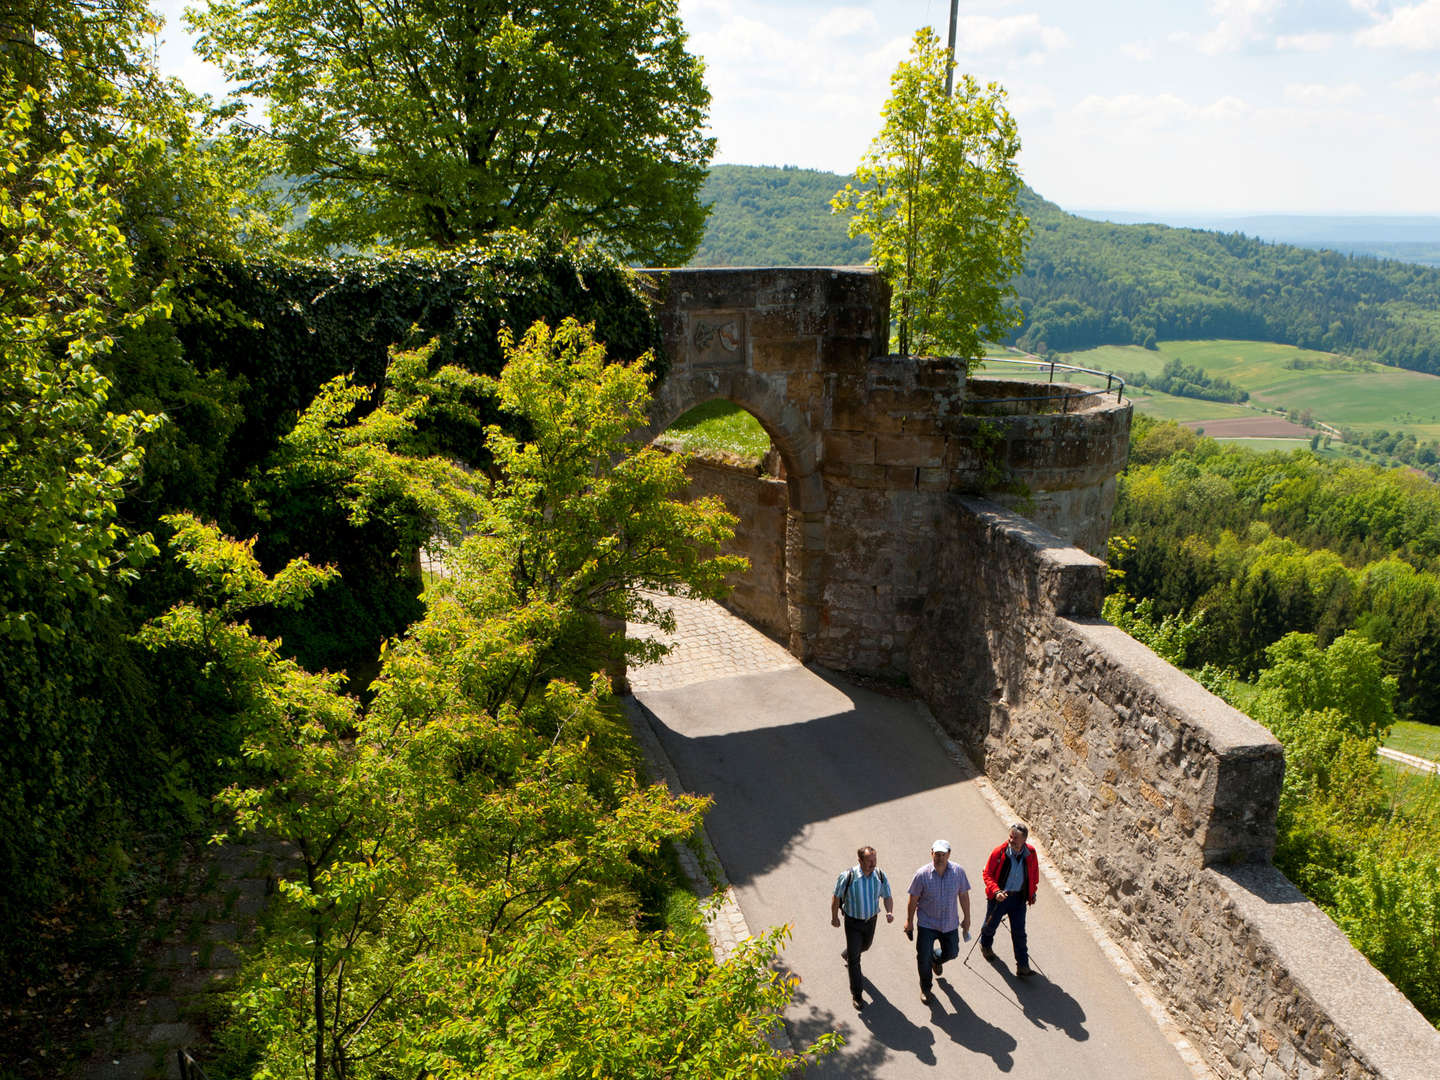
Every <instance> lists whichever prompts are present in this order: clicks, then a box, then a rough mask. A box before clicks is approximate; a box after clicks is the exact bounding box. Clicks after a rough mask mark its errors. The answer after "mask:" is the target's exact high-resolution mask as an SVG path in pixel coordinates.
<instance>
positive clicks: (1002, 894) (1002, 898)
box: [995, 889, 1010, 904]
mask: <svg viewBox="0 0 1440 1080" xmlns="http://www.w3.org/2000/svg"><path fill="white" fill-rule="evenodd" d="M995 899H996V900H999V901H1000V902H1001V903H1002V904H1003V903H1004V902H1005V901H1006V900H1008V899H1010V894H1009V893H1007V892H1006V891H1005V890H1004V889H1001V890H1000V891H999V892H997V893H996V894H995Z"/></svg>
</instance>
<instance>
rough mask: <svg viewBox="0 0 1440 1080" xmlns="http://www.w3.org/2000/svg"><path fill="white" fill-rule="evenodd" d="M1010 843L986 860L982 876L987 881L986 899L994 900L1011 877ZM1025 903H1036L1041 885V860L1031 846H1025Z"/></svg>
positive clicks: (1001, 846)
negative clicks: (1036, 891)
mask: <svg viewBox="0 0 1440 1080" xmlns="http://www.w3.org/2000/svg"><path fill="white" fill-rule="evenodd" d="M1009 850H1010V841H1008V840H1007V841H1005V843H1003V844H1001V845H1000V846H999V847H997V848H996V849H995V850H994V851H992V852H991V853H990V858H988V859H986V860H985V873H984V874H982V875H981V876H982V877H983V878H984V879H985V899H986V900H994V899H995V894H996V893H997V892H1000V891H1001V889H1002V888H1003V886H1002V884H1001V883H1002V882H1003V881H1004V880H1005V879H1006V878H1007V877H1008V876H1009V875H1010V856H1009V855H1008V854H1007V852H1009ZM1023 858H1024V862H1025V892H1026V893H1027V895H1026V897H1025V902H1026V903H1029V904H1033V903H1034V902H1035V889H1036V888H1037V887H1038V886H1039V884H1040V859H1039V857H1038V856H1037V855H1036V854H1035V849H1034V848H1033V847H1031V846H1030V845H1029V844H1026V845H1025V854H1024V856H1023Z"/></svg>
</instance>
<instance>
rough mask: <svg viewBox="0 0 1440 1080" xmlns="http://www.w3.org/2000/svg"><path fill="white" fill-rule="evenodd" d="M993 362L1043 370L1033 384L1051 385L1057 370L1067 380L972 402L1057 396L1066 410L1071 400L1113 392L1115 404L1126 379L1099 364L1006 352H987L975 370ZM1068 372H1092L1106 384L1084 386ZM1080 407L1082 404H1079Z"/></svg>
mask: <svg viewBox="0 0 1440 1080" xmlns="http://www.w3.org/2000/svg"><path fill="white" fill-rule="evenodd" d="M996 364H1007V365H1010V366H1013V367H1019V368H1028V369H1030V370H1032V371H1038V372H1042V373H1044V374H1046V376H1047V378H1046V381H1045V383H1044V384H1041V383H1038V382H1037V383H1035V384H1034V385H1036V386H1040V385H1044V386H1046V387H1047V388H1048V387H1050V386H1054V385H1055V373H1056V372H1057V371H1058V372H1059V373H1060V374H1061V377H1062V378H1066V379H1067V381H1066V382H1064V383H1062V384H1061V385H1063V386H1064V390H1063V391H1061V392H1057V391H1056V390H1050V389H1047V390H1046V391H1045V392H1044V393H1037V394H1025V395H1020V396H1015V397H985V398H979V399H976V400H975V404H977V405H979V404H985V405H1001V404H1006V403H1013V404H1018V403H1021V402H1034V401H1055V400H1058V401H1059V402H1060V411H1061V412H1069V411H1070V407H1071V403H1072V402H1076V403H1077V404H1078V403H1080V402H1086V401H1088V400H1089V399H1090V398H1095V397H1104V396H1106V395H1108V394H1112V393H1113V394H1114V395H1115V401H1116V403H1117V404H1118V403H1119V402H1120V401H1121V399H1122V398H1123V397H1124V394H1125V380H1124V379H1123V378H1121V377H1120V376H1119V375H1116V374H1115V373H1114V372H1111V371H1101V370H1100V369H1099V368H1087V367H1080V366H1078V365H1076V364H1063V363H1060V362H1059V361H1057V360H1040V359H1029V358H1025V359H1022V358H1020V357H1008V356H987V357H985V359H984V360H983V361H982V362H981V364H980V367H979V368H977V369H976V371H977V372H982V373H985V372H988V370H989V369H990V367H991V365H996ZM1070 375H1091V376H1095V377H1096V378H1100V379H1104V380H1105V385H1104V386H1103V387H1099V386H1094V387H1092V386H1086V385H1084V384H1079V385H1077V384H1074V383H1071V382H1069V381H1068V376H1070ZM983 377H984V375H983V374H982V375H981V378H982V380H983ZM966 404H967V405H968V404H970V402H969V401H967V402H966ZM1079 407H1080V408H1083V407H1084V406H1083V405H1079Z"/></svg>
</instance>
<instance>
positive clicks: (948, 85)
mask: <svg viewBox="0 0 1440 1080" xmlns="http://www.w3.org/2000/svg"><path fill="white" fill-rule="evenodd" d="M959 6H960V0H950V53H949V55H950V63H949V64H947V65H946V67H945V96H946V97H947V98H948V97H949V96H950V93H951V91H952V90H954V89H955V14H956V10H957V9H958V8H959Z"/></svg>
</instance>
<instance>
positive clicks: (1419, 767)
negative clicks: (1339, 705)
mask: <svg viewBox="0 0 1440 1080" xmlns="http://www.w3.org/2000/svg"><path fill="white" fill-rule="evenodd" d="M666 659H669V658H668V657H667V658H666ZM1376 753H1378V754H1379V755H1380V756H1381V757H1383V758H1386V759H1387V760H1389V761H1394V762H1398V763H1399V764H1401V765H1404V766H1406V767H1407V768H1410V769H1414V770H1415V771H1416V772H1422V773H1427V772H1431V773H1433V772H1440V762H1434V761H1431V760H1430V759H1429V758H1423V757H1416V756H1415V755H1414V754H1407V753H1405V751H1403V750H1392V749H1390V747H1388V746H1382V747H1380V748H1379V749H1378V750H1377V751H1376Z"/></svg>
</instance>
